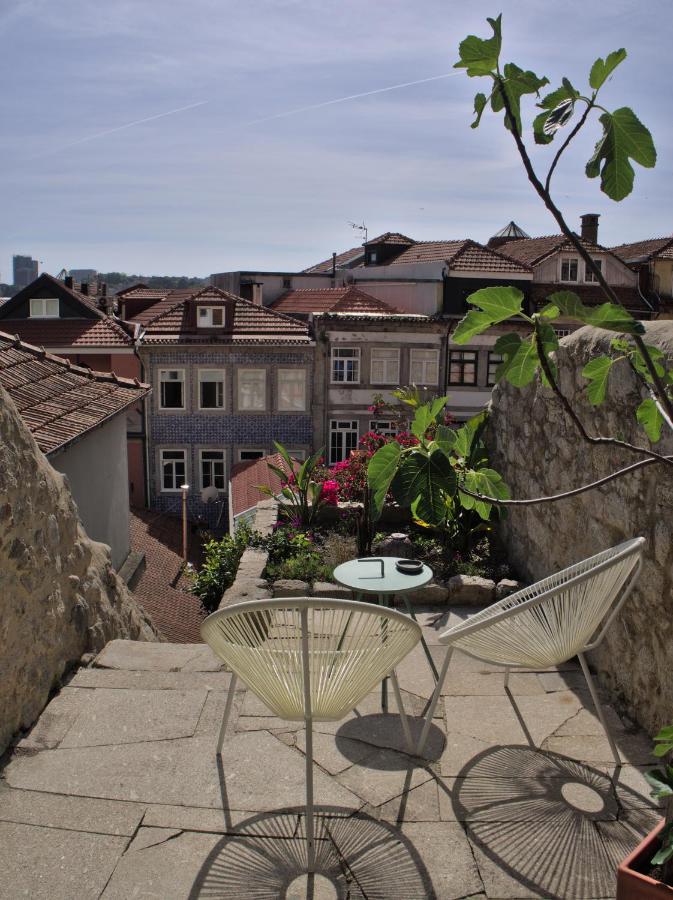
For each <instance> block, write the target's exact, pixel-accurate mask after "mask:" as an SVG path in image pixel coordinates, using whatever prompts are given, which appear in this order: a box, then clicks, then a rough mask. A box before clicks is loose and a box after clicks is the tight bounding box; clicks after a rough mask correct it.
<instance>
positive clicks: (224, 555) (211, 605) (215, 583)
mask: <svg viewBox="0 0 673 900" xmlns="http://www.w3.org/2000/svg"><path fill="white" fill-rule="evenodd" d="M249 542H250V529H249V528H247V527H245V526H241V527H239V528H238V529H237V530H236V532H235V534H233V535H231V534H228V535H226V536H225V537H223V538H222V540H220V541H216V540H210V541H207V542H206V543H205V544H204V545H203V551H204V561H203V564H202V566H201V568H200V569H199V571H198V572H197V573H196V574H195V575H194V576H193V581H192V586H191V591H192V593H193V594H196V596H197V597H198V598H199V600H200V601H201V603H202V604H203V606H204V607H205V609H206V610H207V611H208V612H214V611H215V610H216V609H217V608H218V606H219V605H220V600H221V599H222V594H223V593H224V592H225V591H226V590H227V588H228V587H231V585H232V584H233V583H234V578H236V572H237V571H238V564H239V562H240V559H241V556H242V555H243V551H244V550H245V548H246V547H247V546H248V544H249Z"/></svg>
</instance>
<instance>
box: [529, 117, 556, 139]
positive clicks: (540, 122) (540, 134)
mask: <svg viewBox="0 0 673 900" xmlns="http://www.w3.org/2000/svg"><path fill="white" fill-rule="evenodd" d="M548 118H549V113H548V112H541V113H538V115H537V116H535V118H534V119H533V137H534V138H535V143H536V144H551V142H552V141H553V140H554V135H553V134H547V133H546V131H545V130H544V126H545V125H546V123H547V119H548Z"/></svg>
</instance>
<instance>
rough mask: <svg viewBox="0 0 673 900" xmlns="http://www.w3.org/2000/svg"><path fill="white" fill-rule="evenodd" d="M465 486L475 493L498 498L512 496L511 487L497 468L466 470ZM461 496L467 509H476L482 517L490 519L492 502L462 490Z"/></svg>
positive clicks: (502, 498)
mask: <svg viewBox="0 0 673 900" xmlns="http://www.w3.org/2000/svg"><path fill="white" fill-rule="evenodd" d="M464 486H465V487H466V488H467V489H468V490H469V491H473V492H474V493H475V494H482V495H483V496H485V497H493V498H494V499H496V500H508V499H509V496H510V493H509V488H508V487H507V485H506V484H505V482H504V481H503V479H502V476H501V475H500V474H499V473H498V472H496V471H495V469H488V468H486V469H477V470H470V471H467V472H465V476H464ZM459 496H460V503H461V505H462V506H463V507H464V508H465V509H474V510H475V512H476V513H477V515H478V516H479V517H480V518H481V519H483V520H484V521H488V519H489V518H490V516H491V510H492V508H493V507H492V504H490V503H487V502H486V501H485V500H478V499H477V498H476V497H471V496H470V495H469V494H464V493H462V492H459Z"/></svg>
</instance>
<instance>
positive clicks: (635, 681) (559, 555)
mask: <svg viewBox="0 0 673 900" xmlns="http://www.w3.org/2000/svg"><path fill="white" fill-rule="evenodd" d="M646 327H647V335H646V338H645V339H646V342H647V343H650V344H653V345H655V346H658V347H660V348H661V349H662V350H664V351H665V352H666V353H667V354H668V355H669V357H671V358H673V323H672V322H654V323H649V324H648V325H647V326H646ZM612 336H613V335H610V334H608V333H607V332H605V331H598V330H596V329H593V328H582V329H580V330H579V331H576V332H575V333H574V334H572V335H570V336H569V337H566V338H564V339H563V341H562V342H561V347H560V349H559V351H558V354H557V355H558V364H559V374H560V383H561V387H562V389H563V391H564V393H565V394H566V396H568V397H569V398H570V399H571V402H572V403H573V405H574V407H575V409H576V410H577V411H578V413H579V415H580V417H581V419H582V421H583V422H584V423H585V424H586V426H587V428H588V430H589V431H590V432H591V433H594V434H596V433H601V434H605V435H612V436H618V437H623V438H624V439H626V440H628V441H631V442H632V443H636V444H641V445H642V444H645V445H646V444H647V438H646V437H645V436H644V434H643V433H642V431H641V430H640V428H639V427H638V426H637V424H636V422H635V417H634V411H635V408H636V406H637V404H638V403H639V402H640V398H641V392H640V390H639V388H638V385H637V383H636V381H635V378H634V376H633V375H632V373H631V371H630V369H629V368H628V366H627V365H626V364H625V363H624V364H620V365H619V366H617V367H616V368H615V369H613V372H612V373H611V376H610V382H609V389H608V400H607V401H606V403H605V404H604V405H603V406H601V407H598V408H597V409H595V408H593V407H591V406H590V405H589V404H588V402H587V401H586V399H585V398H586V394H585V393H584V387H585V385H586V383H587V382H586V380H585V379H583V378H582V377H581V375H580V372H581V370H582V368H583V367H584V365H585V364H586V362H587V361H588V360H589V358H590V357H591V356H594V355H597V354H600V353H603V352H607V350H608V347H609V342H610V339H611V337H612ZM486 438H487V442H488V444H489V450H490V453H491V460H492V463H493V466H494V468H496V469H498V470H499V471H500V472H501V473H502V475H503V477H504V478H505V480H506V481H507V483H508V484H509V486H510V488H511V491H512V496H513V497H515V498H526V497H535V496H541V495H549V494H555V493H558V492H561V491H564V490H568V489H570V488H573V487H579V486H580V485H582V484H585V483H586V482H589V481H593V480H595V479H598V478H600V477H602V476H604V475H607V474H609V473H610V472H611V471H613V470H614V469H615V468H620V467H622V466H625V465H628V464H629V463H631V462H634V461H635V460H636V458H637V457H635V456H634V455H633V454H632V453H630V452H628V451H622V450H618V449H616V448H596V447H594V446H591V445H589V444H587V443H585V442H584V441H582V439H581V438H580V437H579V435H578V433H577V431H576V428H575V426H574V425H573V423H572V422H571V421H570V420H569V419H568V417H567V416H566V414H565V413H564V411H563V409H562V408H561V406H560V404H559V402H558V400H557V399H556V398H555V397H554V395H553V394H552V392H551V391H550V390H549V389H547V388H544V387H543V386H542V385H541V384H540V382H539V381H538V382H537V383H534V384H533V385H531V386H529V387H528V388H526V389H524V390H519V389H517V388H513V387H512V386H511V385H508V384H503V385H499V386H498V387H496V388H495V390H494V392H493V401H492V405H491V419H490V424H489V428H488V433H487V436H486ZM656 449H657V451H658V452H660V453H667V454H671V453H673V436H671V435H670V432H669V433H668V435H665V436H664V438H663V439H662V440H661V442H660V443H659V444H657V445H656ZM501 532H502V535H503V538H504V540H505V543H506V545H507V547H508V550H509V554H510V558H511V561H512V563H513V565H514V566H515V567H516V568H517V569H518V570H519V574H520V575H521V576H523V577H525V578H527V579H531V580H534V579H538V578H541V577H543V576H545V575H548V574H550V573H551V572H553V571H554V570H556V569H559V568H562V567H564V566H567V565H570V564H571V563H573V562H576V561H578V560H581V559H583V558H585V557H587V556H590V555H592V554H593V553H596V552H598V551H600V550H603V549H605V548H607V547H610V546H612V545H614V544H617V543H619V542H620V541H622V540H625V539H627V538H630V537H635V536H637V535H643V536H644V537H645V538H646V539H647V545H646V551H645V564H644V567H643V571H642V573H641V576H640V580H639V583H638V586H637V588H636V589H635V590H634V592H633V594H632V595H631V597H630V599H629V600H628V601H627V604H626V605H625V607H624V608H623V610H622V612H621V613H620V615H619V617H618V618H617V619H616V620H615V622H614V623H613V625H612V627H611V629H610V631H609V633H608V635H607V638H606V640H605V641H604V643H603V645H602V646H601V647H600V648H599V649H598V650H596V651H595V653H594V654H593V659H592V663H593V665H594V666H595V667H596V669H597V671H598V672H599V675H600V677H601V680H602V681H603V683H604V684H606V685H607V686H608V687H609V688H610V689H611V690H612V691H614V692H615V694H617V695H618V696H619V697H620V698H621V699H622V700H623V701H624V702H625V704H626V706H627V708H628V709H629V711H630V713H631V715H632V716H633V717H634V718H636V719H637V720H638V721H639V722H640V723H641V724H642V725H643V726H644V727H645V728H647V729H648V730H649V731H651V732H652V731H654V730H655V729H657V728H658V727H660V726H661V725H662V724H667V723H670V722H673V678H672V677H671V672H672V671H673V470H672V469H671V468H668V467H666V466H665V465H653V466H648V467H645V468H644V469H642V470H640V471H638V472H637V473H636V474H633V475H627V476H625V477H624V478H621V479H618V480H616V481H612V482H610V483H609V484H607V485H605V486H604V487H602V488H599V489H597V490H594V491H590V492H587V493H584V494H581V495H580V496H578V497H575V498H572V499H569V500H563V501H560V502H557V503H552V504H544V505H540V506H534V507H525V508H522V509H517V510H511V511H510V513H509V515H508V518H507V519H506V521H505V522H504V524H503V526H502V528H501Z"/></svg>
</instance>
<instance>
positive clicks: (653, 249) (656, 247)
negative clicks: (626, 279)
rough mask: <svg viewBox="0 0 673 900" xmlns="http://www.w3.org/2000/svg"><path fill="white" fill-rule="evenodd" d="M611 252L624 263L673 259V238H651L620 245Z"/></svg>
mask: <svg viewBox="0 0 673 900" xmlns="http://www.w3.org/2000/svg"><path fill="white" fill-rule="evenodd" d="M610 250H611V252H612V253H614V254H615V256H618V257H619V258H620V259H622V260H624V262H627V263H628V262H631V263H633V262H640V261H641V260H646V259H652V258H654V257H656V258H657V259H673V237H663V238H650V240H647V241H636V242H635V243H633V244H619V246H617V247H611V248H610Z"/></svg>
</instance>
